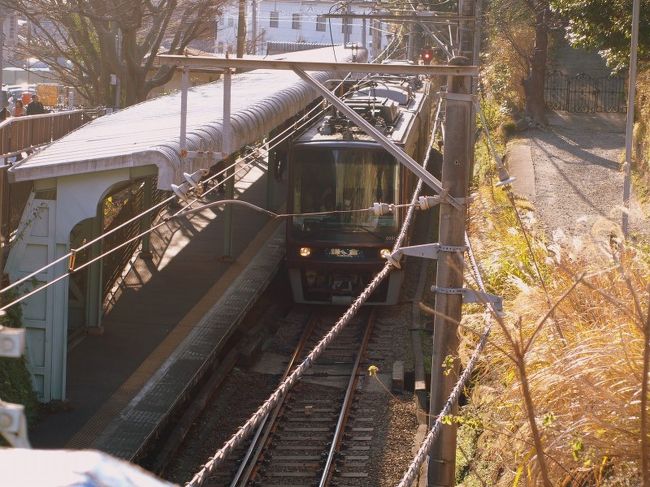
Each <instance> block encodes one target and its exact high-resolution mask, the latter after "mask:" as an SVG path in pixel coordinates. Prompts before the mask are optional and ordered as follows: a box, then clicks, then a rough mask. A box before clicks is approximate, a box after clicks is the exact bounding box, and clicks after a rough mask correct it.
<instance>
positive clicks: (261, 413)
mask: <svg viewBox="0 0 650 487" xmlns="http://www.w3.org/2000/svg"><path fill="white" fill-rule="evenodd" d="M439 103H441V102H439ZM438 113H439V110H438ZM436 128H437V124H434V129H433V130H434V131H433V132H432V136H431V140H430V142H429V146H428V150H427V156H426V158H425V160H424V162H423V164H422V166H423V167H424V168H426V167H427V165H428V162H429V157H430V153H431V148H432V146H433V140H434V138H435V133H436V132H435V130H436ZM421 189H422V180H421V179H420V180H419V181H418V184H417V186H416V188H415V190H414V192H413V197H412V198H411V204H410V208H409V210H408V212H407V215H406V217H405V218H404V223H403V224H402V228H401V231H400V233H399V235H398V237H397V239H396V241H395V244H394V245H393V252H395V251H397V250H398V249H399V248H401V246H402V244H403V243H404V240H405V238H406V233H407V231H408V228H409V226H410V224H411V222H412V220H413V212H414V209H415V207H416V202H417V198H418V195H419V192H420V191H421ZM393 269H395V267H394V264H393V263H391V262H390V261H388V262H386V264H385V265H384V267H383V268H382V269H381V271H379V272H378V273H377V274H376V275H375V277H374V278H373V279H372V281H371V282H370V283H369V284H368V285H367V286H366V288H365V289H364V290H363V291H362V292H361V294H360V295H359V296H358V297H357V298H356V299H355V301H354V302H353V303H352V304H351V305H350V307H349V308H348V309H347V310H346V312H345V313H344V314H343V315H342V316H341V318H339V320H338V321H337V322H336V324H335V325H334V326H333V327H332V328H331V329H330V331H329V332H328V333H327V334H325V336H324V337H323V338H322V339H321V340H320V342H318V344H317V345H316V346H315V347H314V349H313V350H312V351H311V353H310V354H309V355H308V356H307V357H306V358H305V359H304V360H303V361H302V362H301V363H300V365H299V366H298V367H297V368H296V370H294V371H293V372H292V373H291V374H290V375H289V376H288V377H287V378H286V379H285V380H284V381H282V383H281V384H280V385H279V386H278V387H277V388H276V390H275V391H274V392H273V394H271V396H270V397H269V398H268V399H267V400H266V401H265V402H264V404H262V406H260V408H259V409H258V410H257V411H256V412H255V413H253V415H252V416H251V417H250V418H249V419H248V421H246V423H245V424H244V425H243V426H242V427H241V428H239V429H238V430H237V432H236V433H235V434H234V435H233V436H232V437H231V438H230V439H229V440H228V441H227V442H226V443H225V444H224V445H223V446H222V447H221V448H220V449H219V450H218V451H217V452H216V453H215V454H214V455H213V456H212V457H211V458H210V460H209V461H208V462H207V463H206V464H205V465H203V466H202V468H201V469H200V470H199V471H198V472H197V473H196V474H195V475H194V477H193V478H192V479H191V480H190V481H189V482H188V483H187V484H186V487H198V486H200V485H202V484H203V482H204V481H205V480H206V478H207V476H208V475H209V474H210V473H211V472H212V471H213V470H214V469H215V468H216V467H217V466H218V465H220V464H221V463H222V462H223V461H224V460H225V459H226V458H227V457H228V455H229V454H230V453H232V451H233V450H234V449H235V448H236V447H237V446H238V445H239V444H240V443H241V442H243V441H244V440H245V439H246V438H247V437H248V435H249V434H250V433H251V432H252V431H253V430H254V429H255V428H256V427H257V426H258V425H259V424H260V422H261V421H262V420H263V419H264V418H265V417H266V416H267V415H268V414H269V412H270V411H271V410H272V409H273V408H274V407H275V406H276V405H277V404H278V403H279V402H280V400H281V399H282V397H283V396H284V395H285V394H286V393H287V391H288V390H289V389H290V388H291V387H292V386H293V385H294V384H295V383H296V382H297V381H298V380H299V379H300V378H301V377H302V376H303V375H304V373H305V372H306V371H307V369H308V368H309V367H310V366H311V365H312V363H313V362H314V361H315V360H316V359H317V358H318V357H319V356H320V355H321V353H322V352H323V351H324V350H325V348H326V347H327V346H328V345H329V344H330V343H331V342H332V341H333V340H334V338H336V336H338V334H339V333H340V332H341V330H343V328H344V327H345V326H346V325H347V324H348V322H349V321H350V320H351V319H352V317H353V316H354V315H355V314H356V312H357V311H358V310H359V308H360V307H361V305H363V304H364V303H365V302H366V301H367V299H368V298H369V297H370V295H371V294H372V292H373V291H374V290H375V289H376V288H377V286H379V284H380V283H381V282H382V281H383V280H384V279H385V278H386V276H388V274H390V272H391V271H392V270H393Z"/></svg>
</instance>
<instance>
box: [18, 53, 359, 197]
mask: <svg viewBox="0 0 650 487" xmlns="http://www.w3.org/2000/svg"><path fill="white" fill-rule="evenodd" d="M356 55H357V59H359V60H360V61H361V60H364V59H360V58H361V57H364V58H365V51H363V52H362V53H361V54H359V53H358V52H357V53H356ZM351 58H352V52H351V51H350V50H349V49H344V48H343V47H341V46H337V47H329V48H322V49H315V50H310V51H300V52H292V53H287V54H283V55H275V56H272V57H271V59H282V60H298V61H300V60H304V61H315V60H317V61H324V62H334V61H337V60H338V61H339V62H341V61H347V62H349V61H351ZM312 74H314V75H315V76H316V77H317V78H318V79H319V80H320V81H321V82H323V81H325V80H327V79H329V78H333V77H338V76H339V75H334V74H333V73H323V72H321V73H312ZM317 97H318V94H317V92H316V91H315V90H314V89H313V88H311V87H309V86H308V85H307V84H306V83H305V82H304V81H301V80H300V78H298V76H297V75H296V74H294V73H293V72H289V71H278V70H267V69H257V70H254V71H249V72H247V73H242V74H236V75H234V76H233V79H232V91H231V123H232V141H231V144H230V148H231V149H232V150H233V151H236V150H238V149H239V148H241V147H243V146H244V145H246V144H250V143H253V142H255V141H257V140H259V139H260V138H262V137H264V136H265V135H266V134H268V133H269V132H270V131H271V130H272V129H273V128H275V127H277V126H278V125H279V124H281V123H282V122H283V121H285V120H287V119H288V118H290V117H291V116H292V115H293V114H295V113H296V112H298V111H299V110H300V109H302V108H304V107H305V106H306V105H307V104H309V103H310V102H311V101H313V100H314V99H316V98H317ZM180 113H181V94H180V92H176V93H173V94H170V95H165V96H161V97H158V98H155V99H152V100H148V101H145V102H142V103H140V104H138V105H134V106H131V107H129V108H127V109H124V110H121V111H119V112H117V113H113V114H111V115H107V116H103V117H100V118H98V119H96V120H94V121H92V122H91V123H89V124H87V125H85V126H83V127H81V128H79V129H78V130H76V131H75V132H72V133H70V134H68V135H67V136H65V137H63V138H61V139H60V140H58V141H56V142H54V143H52V144H51V145H50V146H48V147H46V148H45V149H43V150H41V151H39V152H37V153H35V154H33V155H32V156H30V157H28V158H27V159H25V160H24V161H22V162H20V163H18V164H16V165H14V167H12V168H11V169H10V175H11V176H10V177H11V178H12V180H13V181H30V180H38V179H46V178H57V177H62V176H70V175H78V174H84V173H93V172H99V171H108V170H112V169H121V168H125V167H138V166H147V165H156V166H158V187H159V188H160V189H169V185H170V184H171V183H173V182H176V181H179V180H180V178H181V174H182V172H183V171H184V170H187V169H186V168H184V167H181V165H182V164H181V160H180V158H179V156H178V154H179V149H180V145H179V140H180V119H181V118H180ZM222 133H223V81H222V80H219V81H216V82H213V83H209V84H205V85H200V86H196V87H194V88H192V89H191V90H190V91H189V95H188V116H187V144H188V145H187V148H188V149H189V150H201V149H203V150H213V151H219V152H222Z"/></svg>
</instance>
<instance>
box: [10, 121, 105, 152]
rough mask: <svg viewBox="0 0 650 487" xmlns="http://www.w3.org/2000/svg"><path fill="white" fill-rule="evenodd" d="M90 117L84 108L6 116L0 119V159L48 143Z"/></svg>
mask: <svg viewBox="0 0 650 487" xmlns="http://www.w3.org/2000/svg"><path fill="white" fill-rule="evenodd" d="M93 118H95V117H93V114H91V113H90V112H88V111H86V110H68V111H63V112H54V113H45V114H42V115H27V116H23V117H11V118H8V119H6V120H4V121H3V122H0V158H6V157H11V156H14V155H16V154H18V153H20V152H25V151H28V150H31V149H34V148H37V147H41V146H43V145H47V144H49V143H50V142H52V141H54V140H57V139H60V138H61V137H63V136H64V135H66V134H69V133H70V132H72V131H73V130H75V129H77V128H79V127H81V126H82V125H83V124H85V123H87V122H88V121H90V120H92V119H93Z"/></svg>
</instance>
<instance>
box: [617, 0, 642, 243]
mask: <svg viewBox="0 0 650 487" xmlns="http://www.w3.org/2000/svg"><path fill="white" fill-rule="evenodd" d="M638 48H639V0H633V3H632V40H631V41H630V74H629V76H628V85H627V119H626V123H625V179H624V180H623V206H624V208H623V223H622V225H621V226H622V227H623V235H624V236H625V237H627V236H628V233H629V231H630V215H629V212H630V197H631V195H632V136H633V135H634V97H635V96H636V57H637V50H638Z"/></svg>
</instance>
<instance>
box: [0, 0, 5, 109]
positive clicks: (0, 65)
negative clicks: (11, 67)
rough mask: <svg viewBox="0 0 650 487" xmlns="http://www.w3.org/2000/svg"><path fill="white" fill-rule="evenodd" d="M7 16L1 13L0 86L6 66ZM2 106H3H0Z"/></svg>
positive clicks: (2, 82) (0, 85)
mask: <svg viewBox="0 0 650 487" xmlns="http://www.w3.org/2000/svg"><path fill="white" fill-rule="evenodd" d="M4 53H5V17H4V14H3V13H0V88H2V85H3V84H4V77H3V75H2V74H3V71H2V70H3V69H4V67H5V63H4V60H5V57H4V56H5V54H4ZM0 108H3V107H2V106H0Z"/></svg>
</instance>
